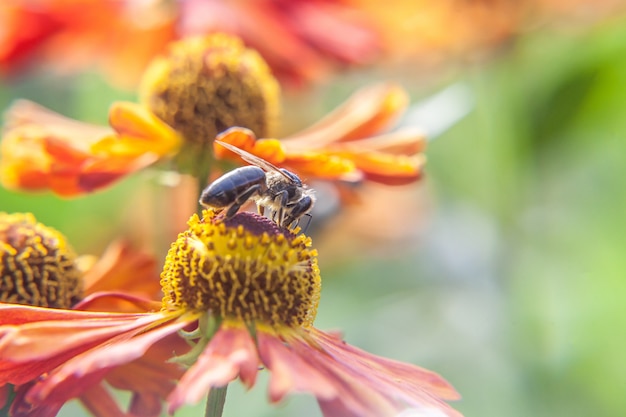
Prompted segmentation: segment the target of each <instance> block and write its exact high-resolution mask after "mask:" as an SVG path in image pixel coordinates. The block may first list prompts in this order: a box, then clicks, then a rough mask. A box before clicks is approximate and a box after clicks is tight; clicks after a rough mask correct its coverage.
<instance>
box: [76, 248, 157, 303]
mask: <svg viewBox="0 0 626 417" xmlns="http://www.w3.org/2000/svg"><path fill="white" fill-rule="evenodd" d="M159 280H160V278H159V273H158V271H157V261H156V258H155V257H154V256H151V255H150V254H148V253H146V252H143V251H139V250H137V249H134V248H133V247H132V246H131V245H130V243H129V242H127V241H122V240H118V241H116V242H113V243H111V244H110V245H109V246H108V247H107V249H106V250H105V252H104V254H102V256H101V257H100V259H99V260H98V262H97V263H96V264H95V265H93V266H92V267H91V268H90V269H89V270H88V271H87V272H86V273H85V275H84V282H85V294H93V293H95V292H98V291H115V290H117V291H124V292H126V293H130V294H141V295H145V296H147V297H152V296H154V295H156V294H158V293H159V292H160V290H161V285H160V284H159Z"/></svg>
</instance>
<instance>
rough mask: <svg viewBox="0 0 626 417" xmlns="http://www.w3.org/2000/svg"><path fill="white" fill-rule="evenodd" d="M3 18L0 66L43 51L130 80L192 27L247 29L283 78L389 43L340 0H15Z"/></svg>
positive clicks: (71, 65)
mask: <svg viewBox="0 0 626 417" xmlns="http://www.w3.org/2000/svg"><path fill="white" fill-rule="evenodd" d="M0 27H3V28H4V29H5V30H3V31H2V32H0V74H3V75H7V74H17V73H18V70H21V69H24V68H25V67H28V66H29V64H32V63H36V62H41V61H44V62H45V63H47V64H52V65H53V66H55V67H58V68H61V69H66V70H67V69H74V70H75V69H77V68H78V69H80V68H84V67H91V66H94V67H96V68H99V69H102V68H104V70H105V73H106V74H107V75H109V76H111V79H112V80H113V81H114V82H116V83H118V84H121V85H124V86H132V85H133V83H134V82H136V80H137V79H138V78H139V76H140V74H141V72H142V71H143V70H144V69H145V67H146V65H147V64H148V62H149V60H150V59H151V58H152V56H153V55H155V54H157V53H159V52H160V51H162V50H163V48H164V47H165V45H166V44H167V43H168V42H171V41H175V40H179V39H183V38H185V37H187V36H197V35H208V34H212V33H217V32H225V33H229V34H231V35H235V36H238V37H241V38H243V39H244V41H245V42H246V44H247V45H249V46H251V47H253V48H255V49H257V50H259V52H261V54H262V55H263V57H264V58H265V59H266V60H267V61H268V63H269V64H270V66H271V68H272V71H273V72H274V73H275V74H277V75H278V76H279V78H280V79H281V80H283V81H285V82H288V83H296V84H301V83H304V82H310V81H312V80H315V79H319V78H321V77H323V76H325V75H328V74H329V73H330V72H331V69H333V68H337V67H339V66H347V65H357V64H365V63H368V62H371V61H373V59H374V58H376V57H378V56H379V53H380V51H381V44H380V42H379V40H378V34H377V33H376V32H375V31H374V30H373V28H372V25H371V24H370V23H369V18H368V16H367V15H365V14H364V13H362V12H360V11H359V10H358V8H355V7H353V6H351V5H349V4H346V3H345V2H342V1H337V0H324V1H319V0H298V1H284V0H266V1H263V2H232V1H227V0H218V1H210V2H207V1H196V0H181V1H178V2H161V1H142V2H136V1H130V0H119V1H110V0H39V1H37V2H36V4H33V3H32V2H30V1H14V2H10V3H9V5H4V4H2V5H1V6H0ZM276 42H280V48H277V47H276ZM94 62H95V63H96V64H97V65H94Z"/></svg>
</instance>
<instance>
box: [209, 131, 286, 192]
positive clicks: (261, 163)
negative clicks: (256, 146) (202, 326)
mask: <svg viewBox="0 0 626 417" xmlns="http://www.w3.org/2000/svg"><path fill="white" fill-rule="evenodd" d="M215 142H217V143H219V144H220V146H223V147H225V148H226V149H228V150H229V151H231V152H234V153H236V154H237V155H239V156H240V157H241V159H243V160H244V161H246V162H248V163H250V164H252V165H256V166H258V167H259V168H261V169H263V170H265V171H268V172H269V171H274V172H277V173H279V174H280V175H282V176H283V177H284V178H285V179H286V180H288V181H289V182H293V180H292V179H291V178H289V176H288V175H287V174H285V173H284V172H283V171H281V170H280V169H278V167H277V166H276V165H274V164H271V163H269V162H267V161H266V160H265V159H263V158H259V157H258V156H256V155H252V154H251V153H250V152H246V151H244V150H243V149H239V148H238V147H236V146H234V145H231V144H230V143H226V142H222V141H221V140H216V141H215Z"/></svg>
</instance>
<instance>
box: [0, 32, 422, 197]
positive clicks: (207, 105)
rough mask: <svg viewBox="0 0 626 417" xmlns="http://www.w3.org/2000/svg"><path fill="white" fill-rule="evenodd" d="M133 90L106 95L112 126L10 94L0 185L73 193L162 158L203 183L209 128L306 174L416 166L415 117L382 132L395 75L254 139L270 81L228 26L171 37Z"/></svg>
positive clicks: (267, 112) (366, 173) (397, 103)
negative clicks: (278, 135) (112, 97)
mask: <svg viewBox="0 0 626 417" xmlns="http://www.w3.org/2000/svg"><path fill="white" fill-rule="evenodd" d="M199 57H203V58H202V59H201V60H199V59H200V58H199ZM141 96H142V101H143V103H144V104H143V105H140V104H134V103H128V102H116V103H113V105H112V106H111V110H110V114H109V123H110V125H111V127H112V129H113V130H111V129H110V128H104V127H99V126H93V125H88V124H85V123H82V122H78V121H74V120H71V119H67V118H65V117H63V116H61V115H59V114H56V113H53V112H51V111H50V110H47V109H44V108H42V107H40V106H38V105H36V104H34V103H31V102H25V101H18V102H16V103H15V104H14V105H13V106H12V107H11V108H10V109H9V111H8V112H7V114H6V126H5V131H4V137H3V140H2V142H1V143H0V183H2V184H3V185H4V186H5V187H6V188H10V189H20V190H27V191H36V190H46V189H49V190H52V191H53V192H55V193H56V194H58V195H61V196H77V195H82V194H86V193H90V192H93V191H97V190H100V189H102V188H104V187H107V186H109V185H111V184H113V183H114V182H115V181H117V180H120V179H121V178H123V177H124V176H126V175H128V174H131V173H133V172H135V171H137V170H139V169H141V168H144V167H146V166H148V165H151V164H153V163H154V162H156V161H157V160H159V159H162V158H166V157H169V156H174V159H175V162H176V165H177V167H178V169H179V170H180V171H182V172H191V173H192V174H193V175H194V176H195V177H196V178H199V179H200V180H201V181H202V182H204V181H205V180H206V179H207V177H208V176H209V174H210V173H211V172H215V170H216V168H219V166H217V167H216V164H215V161H214V156H215V157H217V158H218V159H221V158H224V157H225V156H227V155H228V152H227V151H226V150H225V149H223V148H221V147H217V148H215V149H214V150H213V149H212V147H211V146H209V145H210V144H212V143H213V140H214V138H215V135H218V137H219V138H220V139H221V140H223V141H225V142H229V143H232V144H234V145H236V146H238V147H239V148H242V149H244V150H246V151H248V152H251V153H253V154H256V155H257V156H260V157H262V158H264V159H266V160H268V161H269V162H271V163H273V164H274V165H278V166H284V167H287V168H290V169H292V170H294V171H296V172H297V173H299V174H301V175H302V176H303V177H304V178H306V179H323V180H340V181H350V182H357V181H360V180H362V179H365V180H368V181H374V182H379V183H383V184H407V183H410V182H414V181H417V180H418V179H419V178H420V177H421V175H422V169H423V166H424V163H425V157H424V155H423V153H422V151H423V149H424V148H425V144H426V140H425V138H424V135H423V134H422V133H421V132H420V131H419V130H418V129H416V128H414V127H405V128H401V129H398V130H396V131H393V132H386V130H387V129H388V128H389V126H390V125H392V123H393V122H395V121H396V120H397V118H398V117H399V116H400V114H401V113H402V112H403V111H404V109H405V108H406V106H407V104H408V96H407V93H406V92H405V91H404V90H403V89H402V88H401V87H400V86H398V85H396V84H392V83H383V84H375V85H372V86H369V87H365V88H363V89H362V90H360V91H357V92H356V93H355V94H354V95H353V96H351V97H350V98H349V99H348V100H347V101H346V102H345V103H344V104H343V105H341V106H339V107H338V108H337V109H335V110H334V111H333V112H331V113H330V114H328V115H327V116H326V117H325V118H323V119H322V120H320V121H319V122H318V123H316V124H314V125H313V126H311V127H309V128H307V129H304V130H302V131H300V132H298V133H295V134H293V135H290V136H288V137H286V138H283V139H281V140H280V141H279V140H277V139H259V140H256V136H257V135H259V136H261V137H263V136H266V137H267V136H269V135H271V134H272V128H273V125H274V119H275V118H276V115H277V112H278V110H277V108H278V98H277V97H278V85H277V84H276V82H275V81H274V80H273V79H272V78H271V76H270V74H269V72H267V67H266V66H264V64H263V63H262V61H261V60H260V58H259V57H258V55H257V54H256V53H254V52H253V51H251V50H249V49H245V48H243V46H242V44H241V42H239V41H237V40H236V39H233V38H229V37H226V36H225V35H214V36H212V37H210V38H194V39H187V40H186V41H184V42H180V43H177V44H175V45H172V48H171V51H170V52H169V53H168V54H166V55H163V56H160V57H158V58H156V59H155V61H154V64H153V66H151V67H150V68H149V69H148V71H147V72H146V76H145V79H144V83H143V84H142V88H141ZM155 114H156V115H155ZM157 116H158V117H157ZM163 121H165V122H166V123H164V122H163ZM233 126H238V127H233ZM230 127H233V128H232V129H231V130H226V131H225V132H223V131H224V130H225V129H227V128H230ZM173 129H174V130H173ZM220 132H221V133H220ZM214 147H215V145H214ZM214 153H215V155H214Z"/></svg>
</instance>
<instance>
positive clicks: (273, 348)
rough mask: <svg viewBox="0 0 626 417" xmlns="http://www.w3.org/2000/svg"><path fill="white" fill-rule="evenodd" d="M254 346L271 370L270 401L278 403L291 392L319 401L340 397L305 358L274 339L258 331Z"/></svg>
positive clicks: (332, 382)
mask: <svg viewBox="0 0 626 417" xmlns="http://www.w3.org/2000/svg"><path fill="white" fill-rule="evenodd" d="M257 343H258V345H259V355H260V357H261V360H262V361H263V364H264V365H265V366H266V367H267V369H269V370H270V382H269V395H270V401H272V402H278V401H281V400H282V399H283V397H285V395H287V394H289V393H291V392H307V393H311V394H313V395H314V396H315V397H316V398H319V399H332V398H335V397H337V396H339V395H340V392H339V390H338V389H337V387H336V386H335V385H334V381H333V380H332V379H329V378H328V375H327V374H325V373H324V372H323V371H322V370H321V369H319V368H317V367H315V366H311V364H309V363H308V361H306V358H303V357H301V356H299V355H298V354H297V353H295V352H293V351H292V350H291V349H290V348H289V347H288V346H286V345H285V343H284V342H283V341H282V340H281V339H280V338H278V337H277V336H275V335H271V334H267V333H265V332H262V331H258V332H257ZM312 349H313V348H312Z"/></svg>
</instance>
